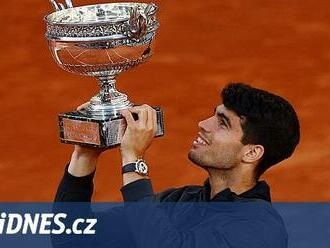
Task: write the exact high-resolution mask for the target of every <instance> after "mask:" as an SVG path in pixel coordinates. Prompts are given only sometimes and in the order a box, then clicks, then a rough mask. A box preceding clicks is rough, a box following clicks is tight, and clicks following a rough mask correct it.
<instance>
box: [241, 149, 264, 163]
mask: <svg viewBox="0 0 330 248" xmlns="http://www.w3.org/2000/svg"><path fill="white" fill-rule="evenodd" d="M264 152H265V149H264V147H263V146H262V145H247V146H246V149H245V151H244V153H243V157H242V160H243V162H245V163H254V162H258V160H260V159H261V158H262V156H263V155H264Z"/></svg>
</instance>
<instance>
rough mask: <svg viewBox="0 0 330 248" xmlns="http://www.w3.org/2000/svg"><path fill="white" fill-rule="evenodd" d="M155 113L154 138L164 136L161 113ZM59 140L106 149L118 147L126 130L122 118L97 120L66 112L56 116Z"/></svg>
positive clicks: (158, 111)
mask: <svg viewBox="0 0 330 248" xmlns="http://www.w3.org/2000/svg"><path fill="white" fill-rule="evenodd" d="M154 109H155V110H156V111H157V132H156V135H155V137H160V136H163V135H164V118H163V112H162V110H161V109H160V108H159V107H154ZM58 119H59V126H60V140H61V142H62V143H67V144H75V145H83V146H90V147H98V148H108V147H112V146H116V145H119V144H120V142H121V139H122V137H123V134H124V132H125V129H126V120H125V119H124V118H123V117H112V118H111V117H109V118H104V119H97V118H96V117H92V116H86V115H83V114H81V113H79V112H68V113H63V114H60V115H59V116H58Z"/></svg>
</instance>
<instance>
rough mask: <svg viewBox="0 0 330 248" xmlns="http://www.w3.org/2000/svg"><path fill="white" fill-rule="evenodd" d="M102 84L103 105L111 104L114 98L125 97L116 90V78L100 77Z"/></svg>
mask: <svg viewBox="0 0 330 248" xmlns="http://www.w3.org/2000/svg"><path fill="white" fill-rule="evenodd" d="M98 80H99V82H100V87H101V91H100V97H101V101H102V102H103V103H106V102H111V100H113V99H114V98H117V97H120V96H121V95H123V94H122V93H120V92H118V90H117V89H116V76H105V77H98Z"/></svg>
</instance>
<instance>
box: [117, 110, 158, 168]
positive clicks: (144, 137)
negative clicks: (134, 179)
mask: <svg viewBox="0 0 330 248" xmlns="http://www.w3.org/2000/svg"><path fill="white" fill-rule="evenodd" d="M132 113H135V114H137V116H138V119H137V120H134V118H133V116H132ZM121 114H122V115H123V116H124V118H125V119H126V122H127V127H126V130H125V133H124V136H123V138H122V141H121V146H120V150H121V156H122V163H123V165H125V164H127V163H131V162H134V161H135V160H137V159H139V158H144V154H145V152H146V150H147V149H148V148H149V146H150V145H151V142H152V140H153V138H154V137H155V135H156V131H157V114H156V110H154V109H153V108H152V107H150V106H149V105H146V104H144V105H141V106H136V107H133V108H130V109H127V110H122V111H121Z"/></svg>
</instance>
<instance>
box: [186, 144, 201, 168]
mask: <svg viewBox="0 0 330 248" xmlns="http://www.w3.org/2000/svg"><path fill="white" fill-rule="evenodd" d="M188 158H189V160H190V161H191V162H193V163H194V164H196V165H198V166H201V167H203V166H204V163H203V157H202V155H201V154H200V153H199V152H198V151H196V150H195V149H194V148H192V149H190V151H189V153H188Z"/></svg>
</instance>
